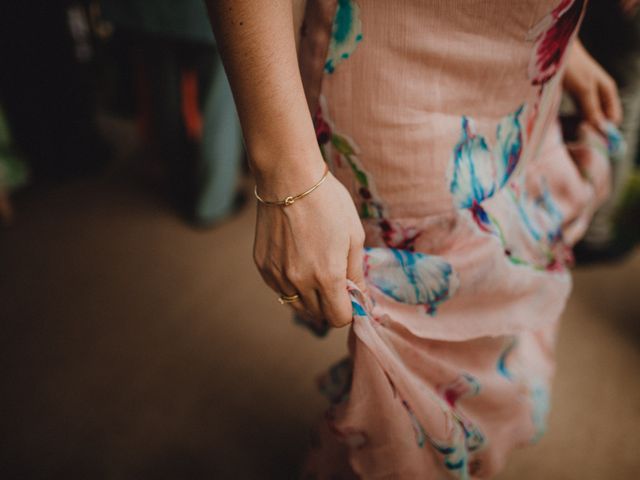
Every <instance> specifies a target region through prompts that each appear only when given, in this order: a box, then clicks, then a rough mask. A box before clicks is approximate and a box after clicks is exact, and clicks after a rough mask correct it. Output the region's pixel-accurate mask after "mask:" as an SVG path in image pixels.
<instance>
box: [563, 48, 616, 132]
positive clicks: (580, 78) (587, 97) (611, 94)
mask: <svg viewBox="0 0 640 480" xmlns="http://www.w3.org/2000/svg"><path fill="white" fill-rule="evenodd" d="M567 55H568V57H567V68H566V70H565V74H564V79H563V87H564V89H565V90H566V91H567V92H568V93H569V94H570V95H571V96H572V97H573V98H574V100H575V101H576V103H577V105H578V107H579V108H580V110H581V112H582V114H583V115H584V118H585V119H586V120H587V121H588V122H589V123H591V124H592V125H593V126H594V127H595V128H597V129H598V130H600V131H602V132H605V131H606V130H605V129H606V127H605V124H606V122H607V120H608V121H611V122H613V123H615V124H619V123H620V122H621V121H622V107H621V105H620V97H619V95H618V87H617V86H616V82H615V81H614V80H613V78H611V76H610V75H609V74H608V73H607V72H605V70H604V69H603V68H602V67H601V66H600V64H598V62H596V61H595V60H594V59H593V57H592V56H591V55H589V53H588V52H587V51H586V50H585V48H584V47H583V46H582V43H580V42H579V41H575V42H574V43H573V45H572V46H571V49H570V50H569V51H568V52H567Z"/></svg>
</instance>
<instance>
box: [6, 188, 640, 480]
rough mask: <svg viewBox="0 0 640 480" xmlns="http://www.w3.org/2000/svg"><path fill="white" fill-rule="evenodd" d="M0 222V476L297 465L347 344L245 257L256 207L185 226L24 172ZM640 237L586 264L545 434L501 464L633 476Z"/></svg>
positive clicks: (162, 474)
mask: <svg viewBox="0 0 640 480" xmlns="http://www.w3.org/2000/svg"><path fill="white" fill-rule="evenodd" d="M17 207H18V218H17V222H16V224H15V225H14V226H13V228H11V229H8V230H4V231H0V328H1V329H2V335H0V377H1V378H2V379H3V381H2V392H1V394H0V478H20V479H30V478H34V479H35V478H43V479H44V478H46V479H58V478H59V479H75V478H80V479H109V480H112V479H113V480H120V479H123V480H124V479H126V480H129V479H204V478H207V479H211V478H215V479H285V478H295V474H294V471H295V467H296V464H297V462H298V461H299V460H300V458H301V456H302V454H303V452H304V449H305V442H306V439H307V431H308V428H309V426H310V425H311V424H312V423H313V422H314V419H315V418H316V416H317V415H319V414H320V412H321V411H322V409H323V406H324V400H323V399H322V398H321V397H320V395H319V394H317V393H316V391H315V388H314V381H313V378H314V376H315V375H316V374H317V373H319V372H320V371H322V370H323V369H324V368H325V367H326V366H327V365H328V364H330V363H331V362H332V361H334V360H336V359H338V358H340V357H341V356H342V354H343V352H344V351H345V338H346V331H345V330H340V331H335V332H333V333H332V334H331V335H330V336H329V337H328V338H326V339H323V340H317V339H315V338H313V337H312V336H311V335H309V334H308V333H307V332H306V331H304V330H302V329H300V328H299V327H297V326H295V325H294V324H293V323H292V322H291V320H290V318H289V316H288V314H287V311H286V310H285V309H284V308H283V307H281V306H280V305H279V304H278V303H277V302H276V301H275V295H274V294H273V293H272V292H270V291H269V290H268V289H267V288H266V287H264V286H263V285H262V282H261V281H260V278H259V276H258V274H257V272H256V270H255V269H254V267H253V264H252V260H251V253H250V252H251V244H252V240H253V239H252V227H253V222H254V211H253V209H252V208H251V207H249V208H247V209H245V211H243V212H242V213H241V214H240V215H239V216H237V217H235V218H234V219H232V220H230V221H228V222H226V223H225V224H224V225H222V226H220V227H218V228H216V229H214V230H208V231H198V230H193V229H190V228H188V227H186V226H185V225H183V224H182V223H181V222H180V221H179V220H178V219H176V218H175V217H174V216H173V214H172V212H171V211H170V210H169V209H167V208H166V205H165V204H164V203H163V202H162V201H160V200H159V199H158V198H157V197H155V196H154V195H152V194H150V193H149V192H148V191H146V190H145V189H140V188H137V185H136V184H135V183H133V182H129V181H119V180H116V179H115V178H113V177H112V178H106V179H102V180H85V181H76V182H72V183H68V184H66V185H61V186H50V187H46V188H39V189H33V190H31V191H27V192H25V193H24V194H23V195H22V196H21V197H20V198H18V201H17ZM639 284H640V250H637V251H636V252H635V254H634V255H633V256H631V257H630V258H628V259H627V260H626V261H625V262H624V263H621V264H618V265H611V266H599V267H592V268H584V269H579V270H577V271H576V273H575V292H574V294H573V296H572V298H571V300H570V302H569V305H568V308H567V311H566V314H565V316H564V322H563V326H562V330H561V333H560V341H559V351H558V356H559V370H558V375H557V380H556V384H555V391H554V395H553V411H552V414H551V419H550V426H549V431H548V434H547V435H546V437H544V438H543V440H542V441H541V442H540V443H539V444H538V445H537V446H535V447H532V448H529V449H528V450H522V451H519V452H517V453H516V454H515V455H514V456H513V459H512V461H511V463H510V465H509V466H508V468H507V470H506V471H505V472H504V473H503V474H502V475H500V477H499V480H533V479H535V480H539V479H545V480H608V479H631V478H640V433H639V432H640V375H638V367H640V348H639V347H640V287H639Z"/></svg>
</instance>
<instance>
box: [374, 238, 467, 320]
mask: <svg viewBox="0 0 640 480" xmlns="http://www.w3.org/2000/svg"><path fill="white" fill-rule="evenodd" d="M365 275H366V276H367V279H368V280H369V281H371V283H373V285H375V286H376V287H377V288H378V289H379V290H380V291H382V292H383V293H384V294H386V295H388V296H389V297H391V298H393V299H394V300H396V301H398V302H402V303H406V304H409V305H423V306H424V307H425V309H426V312H427V313H428V314H430V315H435V313H436V310H437V307H438V305H440V304H441V303H442V302H444V301H445V300H447V299H448V298H450V297H451V296H452V295H453V294H454V293H455V291H456V290H457V288H458V277H457V275H456V274H455V272H454V271H453V268H452V267H451V265H450V264H449V263H448V262H446V261H445V260H444V259H443V258H441V257H438V256H434V255H427V254H425V253H421V252H411V251H409V250H399V249H394V248H367V249H366V251H365Z"/></svg>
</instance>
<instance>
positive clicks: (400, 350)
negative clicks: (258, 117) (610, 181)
mask: <svg viewBox="0 0 640 480" xmlns="http://www.w3.org/2000/svg"><path fill="white" fill-rule="evenodd" d="M583 7H584V2H583V1H582V0H543V1H537V0H530V1H524V2H509V1H507V0H495V1H493V2H489V3H487V2H465V4H464V6H462V5H461V3H460V2H457V1H451V2H424V1H422V0H406V1H403V2H381V1H378V0H337V1H336V0H309V2H308V4H307V11H306V16H305V22H304V26H303V29H302V32H303V37H302V38H301V51H300V59H301V65H303V68H302V73H303V80H304V83H305V87H306V89H307V94H308V101H309V105H310V109H311V111H312V112H313V119H314V124H315V127H316V134H317V138H318V144H319V145H320V148H321V151H322V154H323V155H324V158H325V160H326V161H327V163H328V164H329V166H330V168H331V171H332V173H333V174H334V175H335V176H336V178H338V179H339V180H340V181H341V182H342V183H343V184H344V185H345V187H346V188H347V189H348V191H349V192H350V193H351V196H352V198H353V201H354V203H355V205H356V207H357V209H358V212H359V214H360V217H361V219H362V223H363V226H364V228H365V232H366V234H367V237H366V249H365V261H364V265H363V267H364V272H365V277H366V282H367V291H366V292H362V291H360V290H358V288H357V287H356V286H355V285H354V284H350V286H349V292H350V295H351V299H352V306H353V316H354V322H353V324H352V326H351V331H350V340H349V355H348V357H346V358H345V359H343V360H342V361H340V362H338V363H337V364H336V365H334V367H332V368H330V369H329V371H328V372H327V373H326V374H324V375H323V376H322V377H321V379H320V381H319V387H320V390H321V391H322V392H323V393H324V394H325V395H326V396H327V398H328V400H329V402H330V404H331V406H330V409H329V410H328V412H327V413H326V415H325V417H324V418H323V420H322V422H321V423H320V424H319V427H318V434H317V435H316V436H315V441H314V448H312V449H311V451H310V452H309V456H308V458H307V461H306V463H305V475H306V477H305V478H318V479H321V478H357V477H360V478H367V479H369V478H399V479H414V478H421V479H446V478H458V479H470V478H487V477H490V476H492V475H494V474H495V473H496V472H498V471H499V470H500V469H501V467H502V466H503V465H504V463H505V461H506V459H507V455H508V453H509V452H510V451H511V450H512V449H513V448H514V447H515V446H517V445H523V444H526V443H528V442H531V441H536V440H537V439H538V438H539V437H540V436H541V435H542V433H543V432H544V429H545V420H546V415H547V412H548V409H549V388H550V381H551V378H552V374H553V348H554V341H555V340H554V338H555V331H556V329H557V322H558V318H559V316H560V314H561V312H562V309H563V307H564V304H565V301H566V298H567V295H568V294H569V291H570V286H571V281H570V276H569V273H568V271H567V268H568V267H569V266H570V265H571V261H572V256H571V244H572V243H573V242H575V241H576V240H577V239H578V238H579V236H580V234H581V232H582V231H583V230H584V223H585V221H586V220H588V216H589V212H591V211H592V210H589V209H591V208H592V207H593V206H595V205H597V203H598V202H599V201H601V199H602V198H603V196H604V195H605V194H606V191H605V189H603V188H602V185H603V184H606V182H607V175H608V172H607V168H606V158H605V157H604V156H603V155H598V154H594V149H592V148H586V151H585V150H584V148H585V144H584V143H581V144H580V147H578V146H577V145H576V146H575V148H573V149H571V154H573V158H572V156H571V155H570V151H569V150H567V148H566V146H565V144H564V142H563V138H562V136H561V133H560V126H559V124H558V123H557V121H556V117H557V107H558V103H559V93H560V91H559V79H560V74H561V72H562V69H563V68H564V56H565V53H566V50H567V48H570V45H571V42H572V40H573V38H574V36H575V32H576V30H577V27H578V24H579V22H580V19H581V16H582V11H583ZM319 55H322V58H321V59H320V60H318V59H317V58H316V57H318V56H319ZM309 65H311V66H313V65H316V68H315V70H314V69H311V68H309V67H308V66H309ZM611 133H613V132H611ZM590 138H591V137H590ZM607 142H608V144H609V145H613V144H615V136H614V135H609V138H608V139H603V138H600V140H597V139H594V140H593V142H592V143H591V144H590V145H595V144H596V143H597V144H598V145H599V147H598V148H606V147H607ZM586 206H589V209H586ZM585 209H586V210H585ZM585 212H586V213H585ZM310 326H311V327H312V329H314V330H315V331H316V333H320V334H325V333H326V332H327V330H328V327H327V324H326V322H324V323H322V324H321V325H320V324H318V325H310Z"/></svg>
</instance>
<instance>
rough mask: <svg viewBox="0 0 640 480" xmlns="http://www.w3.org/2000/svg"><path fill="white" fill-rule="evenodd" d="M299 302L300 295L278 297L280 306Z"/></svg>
mask: <svg viewBox="0 0 640 480" xmlns="http://www.w3.org/2000/svg"><path fill="white" fill-rule="evenodd" d="M298 300H300V295H298V294H297V293H295V294H293V295H280V296H279V297H278V302H280V305H284V304H285V303H293V302H296V301H298Z"/></svg>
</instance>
